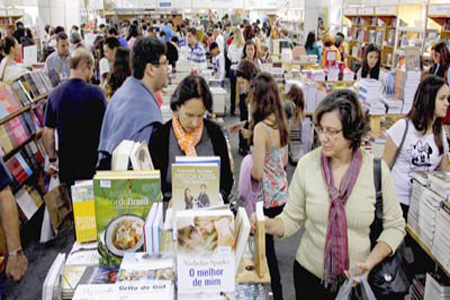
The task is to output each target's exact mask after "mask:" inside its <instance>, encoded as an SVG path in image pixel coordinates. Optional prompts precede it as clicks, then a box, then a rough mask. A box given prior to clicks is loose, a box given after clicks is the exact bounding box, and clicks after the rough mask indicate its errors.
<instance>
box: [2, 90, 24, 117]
mask: <svg viewBox="0 0 450 300" xmlns="http://www.w3.org/2000/svg"><path fill="white" fill-rule="evenodd" d="M0 104H1V105H0V119H3V118H4V117H6V116H8V115H10V114H11V113H13V112H16V111H18V110H19V109H20V108H21V107H20V105H19V104H18V103H17V101H16V99H15V98H14V96H13V94H12V93H11V91H10V90H9V89H8V87H7V86H6V85H0Z"/></svg>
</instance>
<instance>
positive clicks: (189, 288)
mask: <svg viewBox="0 0 450 300" xmlns="http://www.w3.org/2000/svg"><path fill="white" fill-rule="evenodd" d="M175 229H176V230H177V231H178V234H177V271H178V297H179V298H180V296H183V295H190V296H193V295H195V296H197V295H199V296H206V295H209V296H210V297H212V298H214V297H217V296H218V295H220V294H225V295H232V294H234V291H235V274H236V271H235V263H234V247H235V236H234V220H233V214H232V212H231V211H230V210H187V211H179V212H178V213H177V215H176V228H175Z"/></svg>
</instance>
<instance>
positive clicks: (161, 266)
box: [117, 252, 175, 285]
mask: <svg viewBox="0 0 450 300" xmlns="http://www.w3.org/2000/svg"><path fill="white" fill-rule="evenodd" d="M174 270H175V256H174V254H173V253H171V252H165V253H154V254H151V253H147V252H137V253H125V255H124V257H123V260H122V263H121V265H120V269H119V274H118V276H117V282H118V283H125V282H147V283H150V282H155V281H160V282H164V281H166V282H167V283H168V284H169V285H170V284H175V271H174Z"/></svg>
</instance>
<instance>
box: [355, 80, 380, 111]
mask: <svg viewBox="0 0 450 300" xmlns="http://www.w3.org/2000/svg"><path fill="white" fill-rule="evenodd" d="M380 91H381V82H380V81H378V80H375V79H361V80H360V85H359V99H360V100H361V102H362V103H363V104H364V105H365V106H366V107H368V108H369V112H370V114H371V115H381V114H384V113H385V112H386V107H385V105H384V104H383V102H381V99H380Z"/></svg>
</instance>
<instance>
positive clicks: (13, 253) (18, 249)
mask: <svg viewBox="0 0 450 300" xmlns="http://www.w3.org/2000/svg"><path fill="white" fill-rule="evenodd" d="M19 255H23V250H22V247H19V248H17V249H15V250H13V251H11V252H9V253H8V256H19Z"/></svg>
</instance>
